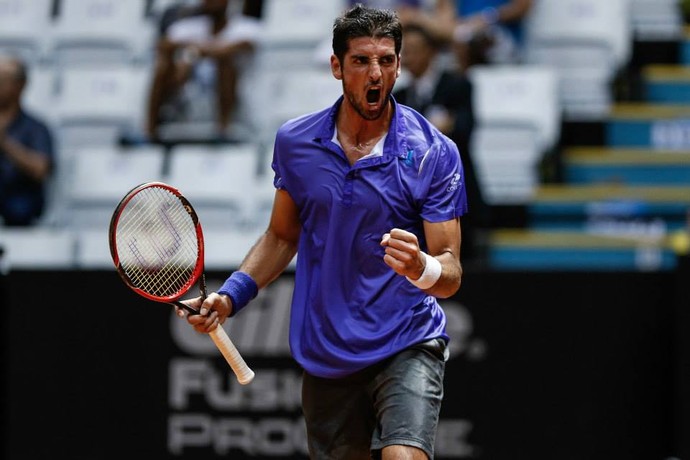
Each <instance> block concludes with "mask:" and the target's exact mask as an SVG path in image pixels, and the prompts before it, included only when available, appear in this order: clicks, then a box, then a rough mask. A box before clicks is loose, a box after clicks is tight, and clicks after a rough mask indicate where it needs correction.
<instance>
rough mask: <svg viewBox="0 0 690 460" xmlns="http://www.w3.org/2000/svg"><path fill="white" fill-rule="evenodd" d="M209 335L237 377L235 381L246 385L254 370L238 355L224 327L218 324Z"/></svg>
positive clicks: (252, 377)
mask: <svg viewBox="0 0 690 460" xmlns="http://www.w3.org/2000/svg"><path fill="white" fill-rule="evenodd" d="M209 335H210V336H211V339H213V342H214V343H215V344H216V347H218V349H219V350H220V352H221V353H222V354H223V356H224V357H225V360H226V361H227V362H228V364H229V365H230V367H231V368H232V371H233V372H234V373H235V376H236V377H237V381H238V382H240V383H241V384H242V385H246V384H248V383H249V382H251V381H252V380H254V371H253V370H251V369H250V368H249V366H247V363H246V362H245V361H244V359H243V358H242V355H240V352H239V351H237V348H236V347H235V344H233V343H232V341H231V340H230V337H228V334H227V333H226V332H225V329H223V327H222V326H220V325H219V326H218V327H216V328H215V329H214V330H212V331H211V332H210V333H209Z"/></svg>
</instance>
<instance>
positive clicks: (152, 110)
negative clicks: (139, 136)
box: [146, 0, 261, 140]
mask: <svg viewBox="0 0 690 460" xmlns="http://www.w3.org/2000/svg"><path fill="white" fill-rule="evenodd" d="M239 1H241V0H199V1H198V2H196V3H191V4H190V3H189V2H184V3H180V4H175V5H172V6H170V7H169V8H167V9H166V10H165V11H164V12H163V14H162V15H161V17H160V22H159V39H158V44H157V57H156V67H155V70H154V75H153V81H152V84H151V90H150V95H149V101H148V103H149V107H148V119H147V127H146V130H147V135H148V136H149V138H151V139H153V140H156V139H158V138H159V135H160V132H159V128H160V126H161V124H163V123H165V122H171V121H173V122H174V121H185V120H188V119H189V116H190V113H191V112H193V110H192V109H193V106H194V105H195V104H202V103H203V102H204V100H202V99H200V98H204V97H206V98H208V97H209V96H210V97H211V101H212V102H213V104H212V107H213V108H214V116H215V121H216V130H217V134H218V135H219V136H223V135H224V134H225V132H226V130H227V128H228V127H229V125H230V122H231V121H232V116H233V113H234V111H235V110H236V109H237V105H238V94H237V83H238V79H239V78H240V77H241V74H242V71H243V69H244V68H245V66H247V65H248V64H249V61H248V59H249V58H250V56H251V54H252V53H253V51H254V49H255V46H256V43H257V40H258V39H259V36H260V32H261V20H260V18H258V17H257V16H256V15H257V14H260V13H261V8H260V4H257V3H255V2H253V3H250V4H244V5H241V6H242V9H243V10H244V11H247V12H248V13H249V14H243V13H242V12H239V13H238V12H237V9H236V8H232V7H234V6H235V5H234V4H233V2H239ZM190 88H191V89H196V90H197V93H196V94H194V93H192V92H190V91H189V90H190ZM208 93H211V94H210V95H209V94H208ZM191 121H195V120H191ZM196 121H198V120H196Z"/></svg>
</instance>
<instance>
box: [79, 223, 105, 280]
mask: <svg viewBox="0 0 690 460" xmlns="http://www.w3.org/2000/svg"><path fill="white" fill-rule="evenodd" d="M74 234H75V236H76V243H75V254H74V265H75V267H76V268H80V269H89V270H106V269H107V270H112V269H113V258H112V257H111V255H110V243H109V241H108V228H107V227H106V228H90V229H80V230H76V231H75V232H74Z"/></svg>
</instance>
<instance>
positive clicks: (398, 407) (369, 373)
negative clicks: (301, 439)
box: [302, 339, 448, 460]
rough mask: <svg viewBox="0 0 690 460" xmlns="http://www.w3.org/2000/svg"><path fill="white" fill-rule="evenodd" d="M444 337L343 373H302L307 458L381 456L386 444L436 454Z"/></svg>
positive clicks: (365, 457)
mask: <svg viewBox="0 0 690 460" xmlns="http://www.w3.org/2000/svg"><path fill="white" fill-rule="evenodd" d="M447 359H448V355H447V348H446V343H445V341H444V340H442V339H434V340H431V341H429V342H424V343H423V344H419V345H416V346H414V347H411V348H409V349H407V350H404V351H402V352H400V353H398V354H397V355H395V356H393V357H391V358H389V359H387V360H385V361H384V362H382V363H380V364H376V365H374V366H371V367H368V368H366V369H364V370H362V371H359V372H357V373H355V374H353V375H350V376H348V377H345V378H342V379H324V378H319V377H314V376H312V375H309V374H307V373H305V374H304V375H303V381H302V408H303V411H304V418H305V421H306V425H307V435H308V444H309V455H310V458H312V459H315V460H321V459H333V460H337V459H348V460H350V459H367V460H368V459H371V458H380V454H381V449H383V448H384V447H386V446H389V445H406V446H414V447H417V448H419V449H422V450H423V451H424V452H426V454H427V456H428V457H429V458H434V441H435V437H436V427H437V425H438V416H439V412H440V410H441V401H442V399H443V375H444V372H445V362H446V360H447Z"/></svg>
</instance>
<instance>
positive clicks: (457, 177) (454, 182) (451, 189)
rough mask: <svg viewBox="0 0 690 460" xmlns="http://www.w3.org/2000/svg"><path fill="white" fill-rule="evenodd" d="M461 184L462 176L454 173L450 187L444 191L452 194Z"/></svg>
mask: <svg viewBox="0 0 690 460" xmlns="http://www.w3.org/2000/svg"><path fill="white" fill-rule="evenodd" d="M461 184H462V176H460V173H455V174H454V175H453V178H452V179H451V180H450V185H449V186H448V188H447V189H446V191H447V192H454V191H456V190H457V189H458V187H459V186H460V185H461Z"/></svg>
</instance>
